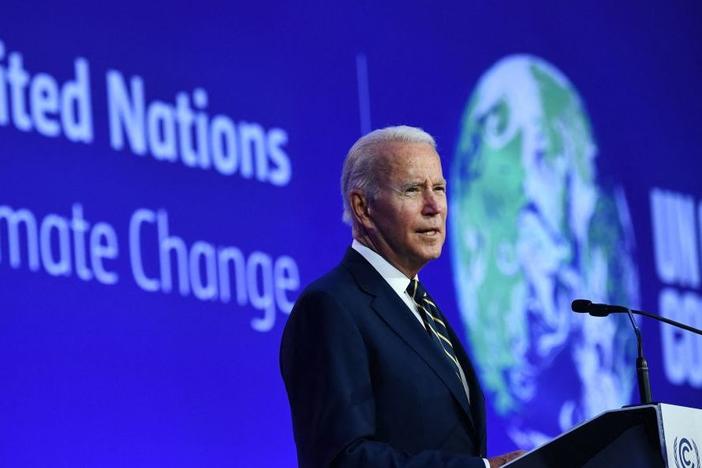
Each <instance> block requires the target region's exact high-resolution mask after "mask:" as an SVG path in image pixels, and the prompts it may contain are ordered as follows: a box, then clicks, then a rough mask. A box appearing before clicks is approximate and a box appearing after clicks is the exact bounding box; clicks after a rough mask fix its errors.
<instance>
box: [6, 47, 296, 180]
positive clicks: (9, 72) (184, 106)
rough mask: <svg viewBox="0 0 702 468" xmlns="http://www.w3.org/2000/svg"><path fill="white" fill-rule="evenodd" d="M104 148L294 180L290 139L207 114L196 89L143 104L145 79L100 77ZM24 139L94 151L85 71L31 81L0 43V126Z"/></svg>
mask: <svg viewBox="0 0 702 468" xmlns="http://www.w3.org/2000/svg"><path fill="white" fill-rule="evenodd" d="M105 82H106V89H107V109H108V115H107V118H108V129H109V141H110V146H111V147H112V148H113V149H114V150H117V151H121V150H125V149H126V150H128V151H130V152H132V153H134V154H136V155H139V156H144V155H150V156H152V157H153V158H154V159H156V160H158V161H167V162H180V163H182V164H183V165H184V166H186V167H189V168H199V169H206V170H214V171H216V172H218V173H219V174H222V175H234V174H238V175H239V176H241V177H243V178H247V179H253V178H255V180H258V181H260V182H266V183H270V184H273V185H277V186H284V185H287V184H288V182H289V181H290V178H291V176H292V168H291V164H290V158H289V156H288V154H287V152H286V150H285V146H286V145H287V143H288V134H287V132H286V131H285V130H283V129H281V128H270V129H265V128H264V127H263V126H262V125H260V124H258V123H255V122H244V121H242V122H238V123H235V122H234V121H233V120H232V119H231V118H230V117H228V116H226V115H223V114H217V115H214V116H210V115H209V113H208V112H207V108H208V104H209V97H208V94H207V91H205V90H204V89H202V88H197V89H195V90H194V91H193V92H192V93H188V92H177V93H175V98H174V99H173V101H172V102H169V101H164V100H157V99H153V100H150V101H149V100H148V99H147V94H146V85H145V83H144V79H143V78H141V77H139V76H133V77H131V78H130V79H127V78H125V77H124V76H123V75H122V73H120V72H119V71H117V70H109V71H108V72H107V73H106V78H105ZM7 125H12V126H14V127H15V128H16V129H17V130H20V131H23V132H33V131H35V132H37V133H39V134H40V135H43V136H46V137H64V138H66V139H67V140H69V141H71V142H75V143H86V144H90V143H93V140H94V135H95V132H94V123H93V105H92V96H91V77H90V64H89V62H88V60H86V59H85V58H77V59H75V61H74V64H73V76H72V77H70V78H68V79H67V80H65V81H64V82H63V83H61V82H59V80H57V79H56V78H54V77H53V76H52V75H50V74H48V73H42V72H37V73H30V72H29V71H28V70H27V68H26V67H25V65H24V58H23V56H22V54H21V53H19V52H10V53H6V50H5V45H4V43H3V42H2V41H0V126H7Z"/></svg>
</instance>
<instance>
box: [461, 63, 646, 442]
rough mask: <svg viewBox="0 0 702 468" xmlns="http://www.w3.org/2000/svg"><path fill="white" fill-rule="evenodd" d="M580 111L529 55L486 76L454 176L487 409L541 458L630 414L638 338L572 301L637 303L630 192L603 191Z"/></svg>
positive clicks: (472, 105) (468, 307) (471, 341)
mask: <svg viewBox="0 0 702 468" xmlns="http://www.w3.org/2000/svg"><path fill="white" fill-rule="evenodd" d="M597 157H598V148H597V145H596V143H595V140H594V138H593V132H592V129H591V125H590V120H589V118H588V115H587V113H586V110H585V108H584V106H583V103H582V101H581V99H580V97H579V95H578V93H577V91H576V90H575V88H574V87H573V85H572V84H571V83H570V81H569V80H568V79H567V78H566V77H565V76H564V75H563V74H562V73H561V72H560V71H559V70H557V69H556V68H555V67H554V66H552V65H550V64H548V63H547V62H545V61H544V60H542V59H540V58H538V57H534V56H528V55H514V56H508V57H506V58H504V59H502V60H500V61H499V62H498V63H496V64H495V65H494V66H493V67H492V68H490V69H489V70H488V71H487V72H486V73H485V74H484V75H483V76H482V77H481V79H480V80H479V82H478V85H477V86H476V89H475V90H474V92H473V94H472V96H471V97H470V99H469V101H468V103H467V105H466V108H465V111H464V114H463V117H462V120H461V123H460V134H459V138H458V144H457V147H456V150H455V153H454V159H453V162H452V165H451V169H450V190H451V192H450V198H449V204H450V207H449V213H450V216H449V219H450V226H449V229H450V248H451V256H452V266H453V276H454V282H455V289H456V291H457V302H458V306H459V312H460V316H461V321H462V324H463V327H464V328H463V333H464V338H465V341H466V343H467V344H468V347H469V350H470V353H471V355H472V357H473V359H474V361H475V364H476V367H477V370H478V373H479V375H480V380H481V384H482V386H483V390H484V391H485V393H486V399H487V401H488V404H490V405H491V407H492V409H493V410H494V413H495V414H496V415H497V416H498V418H500V420H501V423H502V424H503V427H504V430H505V431H506V433H507V434H508V435H509V437H510V438H511V439H512V440H513V441H514V442H515V443H516V444H517V445H519V446H521V447H523V448H527V449H529V448H533V447H535V446H538V445H541V444H542V443H544V442H546V441H548V440H550V439H551V438H552V437H554V436H556V435H558V434H559V433H561V432H563V431H564V430H567V429H570V428H571V427H572V426H574V425H575V424H577V423H579V422H582V421H584V420H585V419H589V418H591V417H593V416H595V415H597V414H599V413H601V412H602V411H605V410H610V409H613V408H618V407H621V406H622V405H625V404H627V403H629V400H630V399H631V397H632V394H633V390H634V383H635V378H634V377H635V374H634V370H633V363H634V361H635V357H636V341H635V337H634V334H633V331H632V330H631V324H630V323H629V322H628V320H629V319H628V317H627V316H626V315H617V316H610V317H606V318H595V317H590V316H588V315H581V314H574V313H573V312H571V310H570V303H571V301H572V300H573V299H575V298H579V297H584V298H588V299H591V300H593V301H596V302H607V303H615V304H626V305H629V306H631V307H636V306H637V305H638V301H639V292H638V275H637V268H636V265H635V263H634V256H633V254H634V248H635V245H634V236H633V231H632V224H631V220H630V217H629V211H628V208H627V202H626V197H625V194H624V192H623V190H622V189H621V188H620V187H618V186H617V185H616V184H614V183H605V182H603V181H601V180H598V175H597V167H596V159H597Z"/></svg>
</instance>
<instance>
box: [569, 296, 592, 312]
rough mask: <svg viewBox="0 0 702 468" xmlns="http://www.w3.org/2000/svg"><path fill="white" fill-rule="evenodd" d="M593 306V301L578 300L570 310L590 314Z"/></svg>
mask: <svg viewBox="0 0 702 468" xmlns="http://www.w3.org/2000/svg"><path fill="white" fill-rule="evenodd" d="M591 305H592V301H588V300H587V299H576V300H574V301H573V302H572V304H571V305H570V308H571V309H572V310H573V312H579V313H588V312H590V306H591Z"/></svg>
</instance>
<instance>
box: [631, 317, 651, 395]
mask: <svg viewBox="0 0 702 468" xmlns="http://www.w3.org/2000/svg"><path fill="white" fill-rule="evenodd" d="M626 312H627V315H628V316H629V320H630V321H631V326H632V327H634V332H635V333H636V345H637V350H638V356H637V358H636V379H637V380H638V383H639V401H640V402H641V404H642V405H647V404H649V403H651V401H652V400H651V381H650V379H649V378H648V362H646V358H645V357H644V353H643V340H642V339H641V330H639V327H637V326H636V322H635V321H634V315H633V314H632V313H631V310H630V309H626Z"/></svg>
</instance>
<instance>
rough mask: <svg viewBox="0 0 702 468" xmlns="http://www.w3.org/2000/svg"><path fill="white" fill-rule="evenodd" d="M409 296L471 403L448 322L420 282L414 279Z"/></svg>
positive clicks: (408, 291)
mask: <svg viewBox="0 0 702 468" xmlns="http://www.w3.org/2000/svg"><path fill="white" fill-rule="evenodd" d="M407 294H409V295H410V297H411V298H412V300H413V301H414V303H415V304H416V305H417V308H418V309H419V312H420V314H421V316H422V318H423V319H424V326H425V327H426V329H427V332H428V333H429V335H430V336H431V337H432V338H433V340H432V341H434V343H435V344H436V345H437V346H439V348H440V349H441V351H443V354H444V356H445V357H446V359H448V360H449V362H450V364H451V367H452V368H453V370H454V371H455V372H456V377H458V380H459V381H460V382H461V385H462V386H463V389H464V390H465V392H466V397H468V400H469V401H470V393H469V392H468V386H467V383H466V380H465V377H464V374H463V369H462V368H461V365H460V364H459V363H458V358H457V357H456V353H455V352H454V351H453V345H452V344H451V340H450V339H449V334H448V330H447V329H446V322H444V318H443V316H442V315H441V312H439V308H438V307H437V306H436V304H434V302H433V301H432V300H431V298H430V297H429V295H428V294H427V292H426V290H425V289H424V287H423V286H422V285H421V284H419V281H418V280H416V279H413V280H412V281H411V282H410V284H409V286H407Z"/></svg>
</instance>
